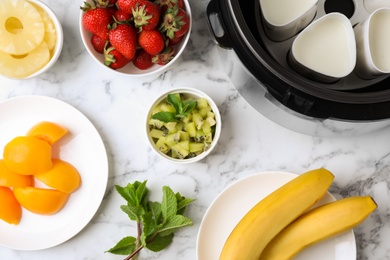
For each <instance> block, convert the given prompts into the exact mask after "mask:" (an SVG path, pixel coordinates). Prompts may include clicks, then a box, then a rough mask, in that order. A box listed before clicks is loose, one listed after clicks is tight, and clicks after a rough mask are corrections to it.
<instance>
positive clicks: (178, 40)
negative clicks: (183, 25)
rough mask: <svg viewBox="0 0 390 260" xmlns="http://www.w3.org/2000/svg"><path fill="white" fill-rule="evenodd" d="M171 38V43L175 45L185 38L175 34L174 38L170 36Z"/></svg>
mask: <svg viewBox="0 0 390 260" xmlns="http://www.w3.org/2000/svg"><path fill="white" fill-rule="evenodd" d="M168 39H169V45H175V44H178V43H179V42H180V41H181V39H183V36H180V37H176V36H173V38H172V39H171V38H168Z"/></svg>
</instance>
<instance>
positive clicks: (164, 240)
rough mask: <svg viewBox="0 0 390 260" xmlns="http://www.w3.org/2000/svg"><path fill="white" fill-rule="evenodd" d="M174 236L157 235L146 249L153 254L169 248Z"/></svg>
mask: <svg viewBox="0 0 390 260" xmlns="http://www.w3.org/2000/svg"><path fill="white" fill-rule="evenodd" d="M173 236H174V234H170V235H169V236H164V237H162V236H160V235H157V236H156V237H155V238H154V239H153V241H152V242H150V243H149V244H147V245H146V248H148V249H149V250H151V251H153V252H158V251H161V250H163V249H164V248H166V247H167V246H169V244H170V243H172V240H173Z"/></svg>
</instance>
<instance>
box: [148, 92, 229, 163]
mask: <svg viewBox="0 0 390 260" xmlns="http://www.w3.org/2000/svg"><path fill="white" fill-rule="evenodd" d="M175 93H180V94H185V95H187V96H191V97H194V98H205V99H206V100H207V102H208V103H209V105H210V107H211V109H212V111H213V112H214V114H215V121H216V125H215V127H216V128H215V133H214V137H213V141H212V142H211V145H210V146H209V147H208V149H207V150H206V151H204V152H202V153H201V154H199V155H197V156H195V157H192V158H188V159H177V158H172V157H170V156H168V155H166V154H164V153H163V152H161V151H160V150H158V149H157V148H156V146H155V145H154V141H153V139H152V137H150V134H149V132H150V128H149V120H150V118H151V116H152V111H153V108H154V107H156V106H157V105H158V104H160V103H161V102H162V101H163V100H165V99H166V98H167V95H168V94H175ZM145 128H146V129H145V130H146V135H147V139H148V143H149V145H150V147H151V148H152V150H154V151H155V152H156V153H157V154H158V155H159V156H160V157H161V158H163V159H166V160H168V161H170V162H173V163H178V164H188V163H193V162H198V161H200V160H202V159H204V158H205V157H206V156H207V155H209V154H210V153H211V151H212V150H213V149H214V148H215V146H216V145H217V142H218V139H219V137H220V135H221V129H222V120H221V115H220V113H219V110H218V107H217V105H216V104H215V102H214V101H213V100H212V99H211V98H210V97H209V96H208V95H207V94H206V93H204V92H202V91H200V90H198V89H195V88H177V89H171V90H169V91H166V92H164V93H163V94H161V95H160V96H159V97H158V98H157V99H156V100H155V101H154V102H153V104H152V105H151V106H150V109H149V110H148V114H147V116H146V124H145Z"/></svg>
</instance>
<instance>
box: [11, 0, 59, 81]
mask: <svg viewBox="0 0 390 260" xmlns="http://www.w3.org/2000/svg"><path fill="white" fill-rule="evenodd" d="M28 1H29V2H30V3H33V4H35V5H37V6H39V7H41V8H42V9H43V10H44V11H45V12H46V13H47V14H48V15H49V17H50V18H51V20H52V21H53V24H54V27H55V30H56V34H57V39H56V44H55V48H54V52H53V54H52V57H51V59H50V61H49V62H48V63H47V64H46V65H45V66H44V67H43V68H41V69H40V70H38V71H36V72H34V73H33V74H31V75H29V76H27V77H25V78H17V79H30V78H34V77H37V76H39V75H41V74H43V73H45V72H46V71H48V70H49V69H51V68H52V67H53V66H54V64H55V63H56V62H57V60H58V57H59V56H60V54H61V51H62V46H63V43H64V33H63V30H62V26H61V23H60V21H59V19H58V17H57V16H56V14H55V13H54V12H53V10H52V9H51V8H50V7H49V6H47V5H46V4H44V3H42V2H41V1H39V0H28ZM12 79H14V78H12Z"/></svg>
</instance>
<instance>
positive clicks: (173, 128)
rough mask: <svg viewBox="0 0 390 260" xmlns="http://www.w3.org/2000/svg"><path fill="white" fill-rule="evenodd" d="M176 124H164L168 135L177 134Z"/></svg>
mask: <svg viewBox="0 0 390 260" xmlns="http://www.w3.org/2000/svg"><path fill="white" fill-rule="evenodd" d="M176 124H177V123H176V122H167V123H164V126H165V127H166V128H167V130H168V133H169V134H173V133H176V132H177V129H176Z"/></svg>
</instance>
